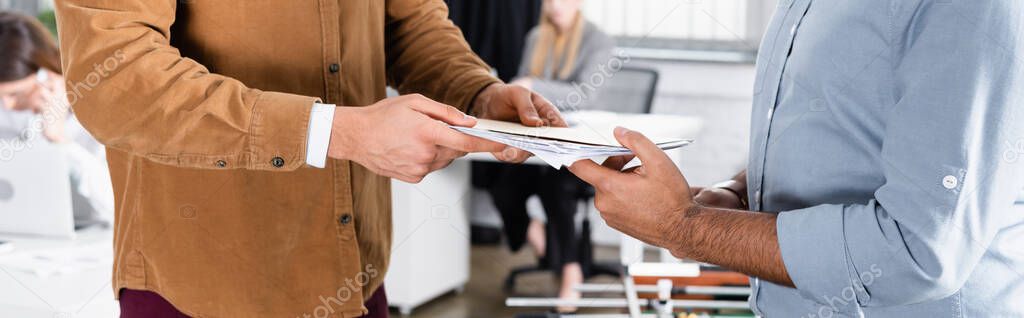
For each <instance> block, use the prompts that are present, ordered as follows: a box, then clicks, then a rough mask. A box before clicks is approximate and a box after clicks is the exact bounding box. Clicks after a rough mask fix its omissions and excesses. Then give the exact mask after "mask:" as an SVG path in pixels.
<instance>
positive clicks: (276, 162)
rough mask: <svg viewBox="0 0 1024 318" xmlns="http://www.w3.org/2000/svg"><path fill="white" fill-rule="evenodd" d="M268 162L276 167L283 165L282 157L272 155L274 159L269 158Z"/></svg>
mask: <svg viewBox="0 0 1024 318" xmlns="http://www.w3.org/2000/svg"><path fill="white" fill-rule="evenodd" d="M270 164H272V165H274V167H277V168H280V167H284V159H282V158H281V157H274V159H270Z"/></svg>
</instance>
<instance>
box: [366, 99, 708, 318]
mask: <svg viewBox="0 0 1024 318" xmlns="http://www.w3.org/2000/svg"><path fill="white" fill-rule="evenodd" d="M566 117H567V119H568V120H569V121H570V123H572V122H573V121H575V122H577V123H579V125H586V126H587V127H590V128H592V129H599V130H600V129H607V130H609V131H610V130H611V129H613V128H614V126H615V125H619V126H624V127H627V128H630V129H633V130H637V131H640V132H643V133H644V134H647V135H657V136H664V137H676V138H693V137H694V136H695V135H696V134H697V132H698V131H699V130H700V129H701V125H702V122H701V120H700V119H697V118H694V117H683V116H674V115H647V114H629V115H626V114H614V113H606V112H580V113H576V114H566ZM698 142H699V141H698ZM685 149H686V147H683V148H681V149H675V150H670V151H669V152H668V153H669V156H670V157H672V158H673V160H675V161H676V162H677V163H678V160H677V159H678V158H680V157H681V156H682V151H684V150H685ZM471 161H492V162H493V161H497V160H496V159H494V157H493V156H492V155H491V154H486V153H478V154H471V155H469V156H466V157H464V158H462V159H459V160H456V161H455V162H453V163H452V165H451V166H449V167H448V168H445V169H443V170H440V171H436V172H434V173H432V174H430V175H428V176H427V177H426V178H425V179H424V180H423V182H421V183H419V184H416V185H412V184H408V183H404V182H400V181H392V182H391V186H392V204H393V208H394V209H393V214H392V218H393V219H394V235H393V238H394V246H393V248H392V254H391V268H390V269H389V270H388V276H387V278H385V285H386V286H387V289H386V290H387V293H388V301H389V302H390V305H391V306H392V307H397V308H399V309H400V311H401V312H402V313H405V314H408V313H409V312H411V311H412V310H413V309H414V308H415V307H417V306H419V305H421V304H423V303H426V302H427V301H430V300H431V299H433V298H436V297H437V296H440V295H442V294H444V293H446V292H448V291H452V290H457V291H458V290H461V287H462V286H463V285H464V284H465V283H466V282H467V281H468V280H469V218H470V217H469V216H468V215H467V214H471V215H473V216H474V217H475V216H476V215H478V214H482V215H486V216H487V217H492V218H494V219H497V218H498V215H497V212H496V211H495V210H494V208H493V206H491V204H490V198H488V197H486V196H485V195H486V192H483V191H478V190H476V191H474V190H473V189H472V186H471V185H470V175H469V163H470V162H471ZM526 164H538V165H547V164H546V163H544V162H543V161H541V160H540V159H537V158H532V157H531V158H530V159H529V160H527V162H526ZM471 192H472V193H471ZM484 201H486V202H484ZM471 207H472V208H471ZM594 211H596V210H594V209H593V208H591V209H590V211H589V213H594ZM591 220H595V221H594V222H593V224H594V226H595V227H594V230H595V232H594V234H595V236H596V235H600V231H605V232H607V233H608V234H605V235H606V236H609V237H611V239H613V240H614V242H615V244H618V242H619V239H620V235H619V234H618V233H617V232H613V230H611V228H608V227H607V226H606V225H604V222H603V221H601V220H600V218H599V217H597V216H596V215H592V218H591ZM602 227H603V228H602ZM495 288H500V286H495Z"/></svg>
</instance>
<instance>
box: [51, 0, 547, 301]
mask: <svg viewBox="0 0 1024 318" xmlns="http://www.w3.org/2000/svg"><path fill="white" fill-rule="evenodd" d="M56 6H57V17H58V24H59V29H60V33H61V36H60V39H61V49H62V50H63V64H64V65H63V67H64V72H65V74H66V75H67V81H68V89H69V93H70V94H74V96H75V97H76V98H75V99H74V100H72V103H73V108H74V110H75V113H76V115H77V116H78V118H79V119H80V120H81V122H82V123H83V125H84V126H85V127H86V128H87V129H88V130H89V131H90V132H91V133H92V134H93V135H95V137H96V138H97V139H98V140H100V141H101V142H103V143H104V145H106V146H107V152H108V160H109V165H110V171H111V178H112V181H113V184H114V191H115V194H116V198H117V202H116V203H117V215H116V222H115V223H116V226H115V257H116V259H115V265H114V278H113V289H114V291H115V293H118V294H119V295H121V296H122V297H121V298H122V307H124V306H126V305H138V304H140V303H139V302H133V301H136V298H132V299H130V300H126V299H125V298H127V295H129V294H128V293H125V292H131V295H133V296H132V297H135V296H134V295H138V294H139V293H138V292H142V294H143V295H146V297H150V298H152V297H156V299H159V300H161V301H164V302H165V303H167V304H168V305H169V307H170V308H171V309H173V310H175V311H178V312H179V314H182V315H188V316H192V317H326V316H330V317H359V316H362V315H365V314H367V313H368V310H367V309H366V307H365V306H364V302H365V301H367V300H368V299H370V298H371V296H372V295H374V293H375V292H377V293H378V294H380V289H379V287H380V286H381V282H382V281H383V279H384V274H385V272H386V270H387V266H388V256H389V254H390V251H391V206H390V187H389V182H390V181H389V178H397V179H400V180H403V181H407V182H418V181H419V180H421V179H422V178H423V177H424V176H425V175H426V174H427V173H429V172H431V171H434V170H437V169H440V168H443V167H445V166H446V165H447V164H448V163H450V162H451V160H453V159H454V158H457V157H459V156H462V155H464V154H465V153H466V152H482V151H486V152H494V153H495V155H496V156H498V157H499V159H503V160H506V161H521V160H523V159H525V153H523V152H522V151H517V150H514V149H505V148H504V147H503V146H502V145H499V144H495V143H491V142H487V141H484V140H481V139H476V138H473V137H469V136H466V135H462V134H459V133H456V132H455V131H453V130H452V129H450V128H448V127H447V126H446V125H445V123H448V124H454V125H463V126H470V125H473V124H474V122H475V120H474V119H473V118H472V117H466V116H464V113H469V114H471V115H475V116H478V117H481V118H491V119H500V120H510V121H521V122H523V123H524V124H527V125H543V124H550V125H564V121H562V119H561V118H560V116H559V115H558V113H557V110H556V109H555V108H554V107H552V106H551V104H550V103H548V102H546V101H544V99H543V98H541V97H539V96H538V95H536V94H533V93H531V92H529V91H528V90H526V89H524V88H521V87H518V86H508V85H505V84H503V83H500V82H499V81H498V80H497V79H495V78H494V77H492V76H491V75H490V72H489V69H488V67H487V66H486V65H485V64H484V63H483V62H481V61H480V60H479V59H478V58H477V57H476V56H475V55H473V53H472V52H471V51H470V50H469V48H468V47H467V45H466V44H465V42H464V40H463V39H462V35H461V34H460V32H459V31H458V29H456V28H455V26H453V25H452V23H451V22H450V21H449V20H448V19H447V8H446V7H445V5H444V3H443V2H442V1H441V0H376V1H374V0H301V1H299V0H292V1H283V0H251V1H224V0H217V1H215V0H57V1H56ZM387 85H391V86H392V87H395V88H396V89H398V91H400V92H402V93H403V94H412V93H418V94H422V96H421V95H405V96H402V97H396V98H385V91H384V89H385V86H387ZM435 101H436V102H435ZM447 105H451V106H447ZM425 261H429V260H425ZM126 301H127V302H131V303H125V302H126ZM132 313H133V312H131V311H129V312H128V313H127V314H126V315H127V316H129V317H126V318H133V317H130V316H131V315H132ZM371 314H374V315H386V311H385V312H383V313H381V312H372V313H371Z"/></svg>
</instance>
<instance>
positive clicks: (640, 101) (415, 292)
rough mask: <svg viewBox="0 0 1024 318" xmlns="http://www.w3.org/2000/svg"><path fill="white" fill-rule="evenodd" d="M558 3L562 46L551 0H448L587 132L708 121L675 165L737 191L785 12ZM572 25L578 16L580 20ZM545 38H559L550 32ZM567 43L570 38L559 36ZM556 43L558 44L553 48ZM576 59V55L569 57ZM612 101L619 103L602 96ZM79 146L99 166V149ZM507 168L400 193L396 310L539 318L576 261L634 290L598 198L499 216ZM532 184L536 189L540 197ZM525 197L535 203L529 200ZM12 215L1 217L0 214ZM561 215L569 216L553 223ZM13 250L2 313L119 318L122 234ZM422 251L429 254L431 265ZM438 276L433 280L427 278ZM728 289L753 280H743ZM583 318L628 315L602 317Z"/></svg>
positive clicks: (467, 167) (467, 26) (39, 12)
mask: <svg viewBox="0 0 1024 318" xmlns="http://www.w3.org/2000/svg"><path fill="white" fill-rule="evenodd" d="M549 1H550V2H553V3H558V4H559V5H564V4H566V3H570V4H573V3H574V4H576V5H578V7H579V10H578V11H579V17H580V18H579V20H577V19H569V21H571V22H569V23H568V24H567V25H568V27H567V28H565V29H564V30H565V31H561V30H558V31H556V32H554V33H551V35H554V36H552V37H550V38H547V37H546V36H545V35H543V32H542V29H543V28H544V27H543V25H544V23H542V21H546V20H545V16H544V14H545V13H544V11H545V1H544V0H446V1H445V2H446V3H447V4H448V5H449V8H450V10H449V14H450V18H451V19H452V20H453V22H454V23H455V24H456V25H457V26H459V27H460V28H461V29H462V30H463V34H464V36H465V37H466V40H467V42H468V43H469V44H470V45H471V47H472V48H473V50H474V51H475V52H477V53H478V54H479V55H480V56H481V57H482V58H483V59H484V60H485V61H486V62H487V63H488V64H489V65H491V66H492V67H493V68H494V72H495V74H496V75H497V76H498V77H500V78H502V79H503V80H505V81H508V82H516V83H521V84H523V85H526V86H531V87H533V88H535V89H537V90H538V91H541V92H542V93H543V94H545V97H547V98H548V99H549V100H552V101H553V102H559V101H562V102H565V101H566V100H567V98H566V97H567V96H566V95H567V94H572V93H573V92H583V93H592V94H593V95H592V96H591V98H586V99H585V100H586V101H588V102H589V103H573V105H567V103H562V104H560V105H559V106H560V107H562V108H563V111H565V112H566V113H573V112H574V111H576V110H585V112H584V113H586V112H589V114H585V116H582V117H574V118H577V120H578V118H584V120H586V119H587V118H626V117H609V116H618V115H632V114H636V115H645V116H647V115H649V116H651V117H629V118H639V120H641V122H642V123H648V124H649V126H671V124H664V123H662V121H661V120H662V119H666V120H674V119H675V118H682V119H688V120H690V119H692V120H695V121H699V122H700V123H701V125H700V126H701V127H702V129H700V130H699V132H697V133H696V134H695V135H693V136H687V137H692V138H694V139H696V140H697V142H696V143H694V144H693V145H690V146H687V147H685V148H684V149H682V150H680V151H677V152H674V153H673V159H674V161H675V162H676V164H677V165H679V166H680V167H681V168H682V169H683V170H684V171H686V175H687V177H688V179H689V181H690V183H691V184H692V185H697V186H703V185H710V184H713V183H715V182H717V181H721V180H725V179H727V178H729V177H731V176H732V174H733V173H735V172H736V171H739V170H740V169H742V168H743V167H744V166H745V164H746V157H747V153H746V149H747V147H748V146H747V139H748V137H749V127H748V125H749V121H750V104H751V100H752V89H751V88H752V86H753V81H754V75H755V74H754V73H755V69H754V61H755V58H756V56H757V47H758V45H759V43H760V37H761V35H762V34H763V32H764V28H765V27H766V25H767V22H768V20H769V18H770V17H771V14H772V13H773V12H774V8H775V6H776V3H775V1H752V0H717V1H687V0H645V1H630V0H549ZM51 8H52V0H42V1H35V0H0V10H5V11H9V12H19V13H22V14H26V15H28V16H31V17H36V18H37V19H38V20H39V21H41V23H42V25H43V26H44V28H47V29H49V30H50V32H55V31H53V29H54V28H53V25H54V21H55V17H54V16H53V13H52V9H51ZM241 9H242V8H241V7H240V10H241ZM570 11H572V10H570ZM570 16H572V17H575V15H573V14H572V13H570ZM547 21H548V22H551V20H547ZM548 27H555V28H557V27H556V26H554V25H550V24H549V25H548ZM577 27H578V28H579V30H582V32H580V33H579V36H580V38H579V39H578V41H579V43H578V45H574V44H573V42H574V40H573V39H572V36H571V35H572V34H573V30H574V28H577ZM531 30H533V32H532V33H531ZM563 33H565V34H567V35H568V36H566V37H564V38H562V37H560V36H559V35H561V34H563ZM594 34H599V35H603V36H597V35H594ZM54 35H56V34H54ZM588 39H589V40H588ZM547 41H550V43H544V42H547ZM547 45H550V46H547ZM538 47H540V48H541V50H538V49H537V48H538ZM544 51H547V54H542V55H547V56H546V57H547V58H546V59H537V58H535V57H537V54H536V53H537V52H542V53H543V52H544ZM570 51H573V53H575V56H573V57H571V58H570V57H569V55H573V54H567V53H568V52H570ZM613 60H614V61H616V62H615V63H620V64H621V65H619V66H621V69H622V71H621V72H617V73H615V74H616V75H614V76H612V77H610V78H608V79H607V80H608V84H607V85H597V86H600V87H599V89H596V90H594V91H591V90H589V89H587V88H577V87H574V86H572V85H573V83H575V84H588V76H589V75H588V74H589V73H587V72H588V68H591V67H592V66H587V65H592V64H594V63H597V64H604V66H608V64H609V63H611V62H612V61H613ZM566 61H570V62H571V63H565V62H566ZM567 64H568V65H567ZM59 73H60V72H59V70H49V72H48V73H47V75H45V76H46V77H49V79H55V78H59ZM22 75H23V74H22ZM36 76H37V75H33V77H32V81H35V79H36V78H37V77H36ZM38 76H39V77H38V78H39V79H42V77H43V76H42V75H38ZM22 79H29V77H24V78H22ZM33 83H38V81H36V82H33ZM33 85H37V84H33ZM40 85H41V84H40ZM615 89H621V90H620V91H615ZM609 90H611V91H613V92H614V93H605V92H608V91H609ZM72 106H73V105H72ZM0 111H7V112H10V111H9V110H0ZM4 116H10V114H8V115H4ZM18 116H28V117H31V115H28V114H27V113H19V115H14V116H13V117H18ZM588 116H589V117H588ZM3 118H5V117H3V116H0V124H2V125H8V124H4V120H5V119H3ZM67 118H68V120H67V123H68V124H67V125H68V127H69V128H67V131H68V132H72V131H74V132H76V133H77V134H85V135H84V137H82V138H81V139H83V140H88V139H87V138H85V137H87V133H86V132H85V131H84V130H78V129H79V128H75V127H74V126H75V124H74V115H73V112H69V113H68V117H67ZM16 121H17V120H14V122H16ZM7 122H8V123H10V122H12V121H11V120H8V121H7ZM670 122H672V121H670ZM674 122H675V123H678V125H686V124H687V123H691V121H674ZM10 125H14V124H10ZM669 128H672V127H669ZM14 131H18V130H17V129H14ZM80 136H81V135H80ZM73 139H76V140H77V139H80V138H78V137H73ZM76 144H79V145H80V146H81V147H82V148H83V149H86V150H88V151H87V152H88V153H91V154H93V155H94V157H95V158H97V159H96V160H99V162H102V160H103V159H102V158H103V157H102V150H97V149H99V147H98V145H95V144H91V145H90V144H89V143H88V142H85V143H76ZM3 164H5V163H3V162H0V165H3ZM520 168H524V169H525V170H531V171H533V172H530V173H533V174H534V175H537V174H538V173H536V172H537V171H546V175H552V176H558V175H559V172H558V170H555V169H552V168H550V167H546V166H543V165H542V163H541V164H537V163H536V162H535V163H533V164H532V165H530V166H524V167H520ZM507 169H508V167H502V166H496V165H494V164H493V163H490V162H487V160H483V159H479V158H476V157H474V158H467V159H466V160H460V161H457V162H456V163H454V164H453V165H452V166H451V167H449V168H448V169H445V170H443V171H441V172H442V173H438V174H437V175H436V176H433V177H430V178H428V179H427V180H425V182H424V183H423V184H419V185H407V184H401V183H395V184H394V191H395V199H394V200H393V202H394V203H395V204H394V206H395V211H394V218H395V224H396V227H395V233H394V242H395V243H394V247H393V256H392V257H393V261H392V264H393V265H392V266H393V267H392V269H390V270H389V273H388V275H389V276H388V280H387V282H386V284H387V285H388V294H389V295H388V297H389V299H390V300H391V301H392V305H393V306H395V311H394V313H395V314H400V313H407V314H409V315H410V316H411V317H481V316H488V317H513V316H514V315H516V314H519V313H523V312H528V311H530V309H524V308H514V307H509V306H506V303H505V300H506V299H507V298H508V297H513V296H536V297H559V296H561V297H568V298H572V297H577V296H578V295H573V294H571V293H569V294H567V293H566V291H567V290H570V291H571V290H572V289H567V288H566V285H564V284H563V283H565V282H566V281H567V280H566V275H565V273H566V272H565V271H564V267H565V266H564V265H566V264H572V263H574V262H573V260H574V258H575V259H576V260H578V261H577V262H576V263H582V264H581V265H580V266H581V267H582V268H580V269H579V270H580V271H581V272H583V273H582V274H583V275H581V276H583V277H577V276H573V275H576V274H578V273H576V272H573V271H575V269H571V270H570V272H569V274H570V275H569V278H570V279H569V280H568V281H570V282H573V283H576V282H580V281H585V282H590V283H593V282H597V283H615V282H621V280H619V279H618V278H616V277H615V276H613V275H602V274H603V273H604V272H603V271H602V270H601V269H606V268H605V267H603V266H602V265H607V263H611V264H612V265H614V264H615V263H618V262H619V260H620V259H621V258H622V257H623V256H622V254H621V253H620V252H621V251H622V250H624V249H625V248H624V247H621V245H622V244H624V243H623V242H624V241H623V239H622V236H621V234H619V233H618V232H616V231H614V230H612V229H610V228H609V227H607V226H606V225H605V224H604V223H603V222H602V221H601V219H600V217H599V216H598V214H597V213H596V211H595V210H594V209H593V207H592V203H591V202H590V201H589V196H590V195H592V194H588V193H587V191H586V189H585V187H579V188H573V190H571V191H570V190H566V191H564V193H563V195H562V196H561V198H560V199H559V200H562V202H567V203H562V204H563V205H565V206H566V207H565V208H563V210H564V211H554V210H556V209H555V208H552V207H553V206H556V205H557V204H555V203H550V202H549V204H543V203H542V201H543V200H541V198H540V197H539V196H537V195H536V194H537V193H536V192H537V191H536V190H537V189H540V188H541V187H540V185H551V184H559V183H560V182H564V184H568V185H574V183H573V182H572V180H571V179H569V178H561V177H553V179H543V178H536V179H531V181H530V182H526V183H524V182H519V183H517V184H516V186H515V188H516V189H518V190H523V189H526V190H532V191H526V192H516V193H514V194H515V197H516V200H513V201H514V202H515V203H510V204H509V205H510V206H516V208H514V209H510V208H506V209H505V210H516V211H512V212H509V211H505V213H502V212H499V211H500V210H502V209H500V208H499V207H500V205H499V206H496V205H495V200H496V198H495V194H501V193H505V194H508V193H511V192H510V191H513V190H512V189H509V188H507V187H506V188H504V189H499V188H496V187H495V184H498V183H499V182H500V183H501V184H505V185H508V184H512V183H511V182H508V179H509V178H512V179H519V180H520V181H522V178H520V177H522V176H523V175H526V174H527V173H525V172H522V171H517V170H507ZM509 171H513V172H511V173H509ZM471 172H472V173H471ZM513 177H514V178H513ZM2 178H3V176H0V179H2ZM502 179H505V181H500V180H502ZM552 180H556V181H552ZM557 180H561V181H557ZM566 180H568V181H566ZM108 182H109V180H108ZM530 184H536V185H538V186H537V187H532V188H531V187H530ZM0 188H2V187H0ZM0 192H2V189H0ZM69 193H70V192H69ZM0 197H2V196H0ZM524 197H525V198H524ZM556 197H558V196H556ZM0 200H2V199H0ZM498 200H500V198H498ZM523 200H525V203H521V202H519V201H523ZM551 201H553V202H556V201H557V200H551ZM566 211H568V212H566ZM4 212H6V211H0V217H2V214H3V213H4ZM186 212H187V211H182V213H186ZM552 212H556V213H557V214H556V215H558V216H559V217H556V218H552V217H551V215H552V214H551V213H552ZM523 213H525V214H526V217H525V218H523ZM503 214H504V215H506V216H508V215H515V216H516V221H515V222H518V223H516V225H515V226H518V227H519V228H518V229H509V228H507V225H508V224H510V221H509V220H508V217H506V220H505V221H503V219H502V215H503ZM565 215H571V220H570V222H563V223H559V224H558V225H557V226H555V224H554V223H555V222H560V221H558V220H562V221H564V220H565V218H564V216H565ZM524 222H525V223H524ZM530 222H534V224H535V225H534V227H533V229H534V235H535V236H534V239H535V242H534V243H533V244H532V245H533V246H534V247H533V248H529V249H518V250H516V249H510V248H509V247H510V246H509V245H513V247H514V246H515V245H517V242H514V241H515V240H517V238H514V237H510V235H509V234H507V233H508V232H510V230H514V231H512V232H515V233H518V234H515V235H516V237H518V240H521V241H520V242H518V244H530V243H526V242H522V240H526V238H525V237H523V236H522V235H523V232H522V230H523V226H524V224H529V223H530ZM570 223H571V224H570ZM567 226H568V227H567ZM566 228H570V229H568V230H567V229H566ZM570 232H571V233H570ZM537 235H539V236H537ZM0 241H8V242H13V244H10V245H14V248H13V250H11V251H6V252H4V249H3V248H2V247H0V269H3V271H2V272H0V316H5V317H6V316H12V315H13V316H18V317H54V315H55V314H64V315H65V316H62V317H111V316H112V313H114V312H115V311H116V310H115V309H116V303H115V302H114V300H113V297H112V295H111V294H110V292H109V281H110V279H109V278H110V277H109V275H110V273H109V269H110V266H109V264H108V260H107V258H109V257H110V255H108V254H109V249H110V246H111V245H112V243H111V236H110V234H109V230H104V229H87V230H86V231H85V232H79V233H78V235H76V238H74V239H71V240H69V239H52V238H46V239H36V238H31V239H25V238H23V237H20V236H12V237H9V236H5V235H3V234H2V233H0ZM538 245H539V246H543V247H538ZM620 247H621V249H620ZM552 248H554V249H555V250H558V252H555V253H564V252H565V251H568V250H572V251H573V252H574V253H577V254H578V255H574V256H575V257H574V258H568V259H567V260H568V261H565V260H563V261H560V262H552V261H550V260H548V259H545V258H544V257H542V256H548V254H550V251H551V249H552ZM538 249H540V251H538ZM75 251H77V252H75ZM643 253H644V254H643V255H644V257H645V258H647V259H658V258H659V257H662V255H659V254H658V251H656V250H653V249H649V248H648V249H645V250H643ZM61 255H71V256H61ZM418 255H432V257H430V258H429V259H424V258H423V257H420V256H418ZM559 258H562V257H559ZM83 259H85V260H86V261H82V260H83ZM430 264H435V265H436V267H437V268H438V269H437V270H438V271H437V272H432V271H431V269H430ZM3 273H7V274H3ZM729 277H731V276H729ZM428 278H429V279H431V280H430V281H429V282H428V283H424V282H422V281H421V280H422V279H428ZM583 278H585V279H583ZM730 279H733V280H734V281H739V282H742V280H741V279H740V280H736V279H735V277H731V278H730ZM510 282H511V284H510ZM510 285H511V286H510ZM568 309H572V308H568ZM533 311H538V310H533ZM541 311H542V310H541ZM579 311H580V312H581V313H595V312H621V310H599V309H590V308H579Z"/></svg>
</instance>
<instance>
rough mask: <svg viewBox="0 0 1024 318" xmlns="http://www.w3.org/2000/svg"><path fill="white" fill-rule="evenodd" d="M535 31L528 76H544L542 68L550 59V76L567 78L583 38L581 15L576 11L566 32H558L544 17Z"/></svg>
mask: <svg viewBox="0 0 1024 318" xmlns="http://www.w3.org/2000/svg"><path fill="white" fill-rule="evenodd" d="M537 32H538V34H537V43H536V44H535V45H534V48H533V56H532V58H531V60H530V76H533V77H538V78H543V77H545V74H544V69H545V67H546V66H547V62H548V61H551V63H552V65H551V70H552V74H551V75H552V77H554V79H559V80H566V79H568V78H569V75H570V73H572V71H573V69H572V67H573V64H574V63H576V56H577V55H578V54H579V51H580V41H582V38H583V17H582V15H581V14H580V13H576V18H575V20H574V22H573V24H572V27H571V28H570V29H569V30H568V32H562V33H559V32H558V28H557V27H556V26H555V24H554V23H553V22H551V19H548V18H547V17H544V18H542V19H540V25H538V26H537ZM552 47H553V48H552ZM549 57H550V58H549Z"/></svg>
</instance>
